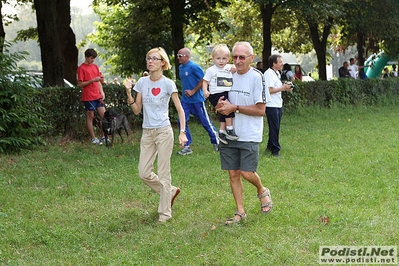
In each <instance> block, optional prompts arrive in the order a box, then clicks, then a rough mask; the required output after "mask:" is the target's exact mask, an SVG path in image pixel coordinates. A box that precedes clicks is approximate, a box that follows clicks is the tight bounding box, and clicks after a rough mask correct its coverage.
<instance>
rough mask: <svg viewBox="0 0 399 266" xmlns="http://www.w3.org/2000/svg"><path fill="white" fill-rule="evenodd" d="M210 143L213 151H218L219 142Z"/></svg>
mask: <svg viewBox="0 0 399 266" xmlns="http://www.w3.org/2000/svg"><path fill="white" fill-rule="evenodd" d="M212 145H213V149H214V150H215V151H219V144H216V143H214V144H212Z"/></svg>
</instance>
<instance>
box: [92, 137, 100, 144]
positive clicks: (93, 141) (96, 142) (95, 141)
mask: <svg viewBox="0 0 399 266" xmlns="http://www.w3.org/2000/svg"><path fill="white" fill-rule="evenodd" d="M91 143H93V144H96V145H101V144H102V143H101V142H100V141H99V140H98V138H92V139H91Z"/></svg>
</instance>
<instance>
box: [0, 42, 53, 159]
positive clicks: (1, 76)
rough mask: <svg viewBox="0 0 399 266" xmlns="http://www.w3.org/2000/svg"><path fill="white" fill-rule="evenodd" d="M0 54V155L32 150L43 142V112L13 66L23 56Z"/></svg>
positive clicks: (6, 51)
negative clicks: (41, 135)
mask: <svg viewBox="0 0 399 266" xmlns="http://www.w3.org/2000/svg"><path fill="white" fill-rule="evenodd" d="M7 47H9V44H7V43H6V50H5V52H4V53H0V153H14V152H19V151H21V150H23V149H33V148H34V147H35V146H37V145H39V144H43V143H44V141H43V140H42V138H41V137H40V134H41V133H43V132H45V130H46V129H47V126H46V124H45V121H44V120H43V115H42V114H43V113H44V112H45V109H44V108H43V107H42V106H41V105H40V104H39V103H37V102H35V101H34V100H33V98H34V97H35V95H37V91H36V90H35V89H34V88H32V87H31V86H30V84H29V80H28V79H25V78H23V77H24V71H22V70H21V69H19V68H18V67H17V66H16V64H17V62H18V60H21V59H23V58H24V53H11V54H9V53H8V50H7Z"/></svg>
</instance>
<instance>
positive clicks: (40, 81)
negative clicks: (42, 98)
mask: <svg viewBox="0 0 399 266" xmlns="http://www.w3.org/2000/svg"><path fill="white" fill-rule="evenodd" d="M26 74H28V75H29V76H32V77H33V78H34V79H35V80H36V81H37V83H38V84H35V86H34V87H36V88H42V87H43V72H40V71H27V72H26ZM64 84H65V86H66V87H71V88H73V87H75V86H74V85H73V84H72V83H71V82H69V81H68V80H66V79H64Z"/></svg>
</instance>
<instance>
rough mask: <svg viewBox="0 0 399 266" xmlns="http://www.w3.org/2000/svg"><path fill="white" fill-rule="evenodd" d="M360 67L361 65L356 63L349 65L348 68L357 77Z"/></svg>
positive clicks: (352, 75) (353, 76)
mask: <svg viewBox="0 0 399 266" xmlns="http://www.w3.org/2000/svg"><path fill="white" fill-rule="evenodd" d="M358 69H359V67H358V66H357V65H356V64H353V65H349V66H348V70H349V73H350V74H351V77H352V78H354V79H356V75H357V71H358Z"/></svg>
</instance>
